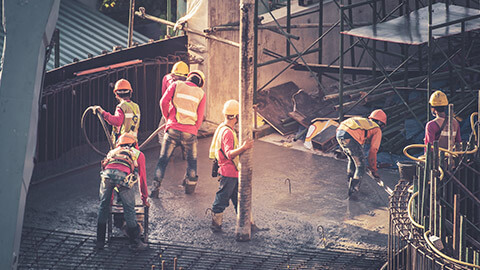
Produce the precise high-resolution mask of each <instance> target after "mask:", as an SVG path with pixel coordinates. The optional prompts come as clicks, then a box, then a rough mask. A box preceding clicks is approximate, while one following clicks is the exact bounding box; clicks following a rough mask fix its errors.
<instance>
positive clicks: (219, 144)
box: [209, 99, 253, 232]
mask: <svg viewBox="0 0 480 270" xmlns="http://www.w3.org/2000/svg"><path fill="white" fill-rule="evenodd" d="M222 112H223V116H224V118H225V120H224V121H223V123H221V124H220V125H219V126H218V127H217V129H216V130H215V133H214V135H213V138H212V143H211V144H210V151H209V158H210V159H215V160H217V164H218V170H217V171H212V176H214V175H218V174H219V175H220V179H219V180H218V181H219V183H220V186H219V188H218V191H217V193H216V194H215V201H214V202H213V205H212V225H211V227H210V228H211V229H212V231H213V232H220V231H221V230H222V220H223V211H224V210H225V208H226V207H227V206H228V204H229V201H232V204H233V207H234V209H235V212H236V211H237V201H238V199H237V198H238V162H239V157H238V156H239V155H240V154H242V153H243V152H245V151H246V150H248V149H250V148H252V147H253V140H247V141H244V142H243V144H242V145H239V142H238V138H237V133H236V132H235V129H234V127H235V125H236V124H237V123H238V114H239V104H238V101H236V100H233V99H232V100H228V101H227V102H225V104H224V105H223V111H222ZM215 169H217V168H215Z"/></svg>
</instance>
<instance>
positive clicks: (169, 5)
mask: <svg viewBox="0 0 480 270" xmlns="http://www.w3.org/2000/svg"><path fill="white" fill-rule="evenodd" d="M167 21H169V22H171V21H172V0H167ZM171 34H172V28H171V27H167V35H168V36H170V35H171Z"/></svg>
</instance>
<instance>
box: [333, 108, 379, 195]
mask: <svg viewBox="0 0 480 270" xmlns="http://www.w3.org/2000/svg"><path fill="white" fill-rule="evenodd" d="M385 125H387V115H386V114H385V112H384V111H383V110H380V109H378V110H374V111H373V112H372V113H371V114H370V116H369V117H368V118H364V117H351V118H349V119H347V120H344V121H343V122H341V123H340V125H339V126H338V128H337V134H336V138H337V141H338V144H339V145H340V147H341V148H342V150H343V152H344V153H345V155H346V156H347V158H348V165H347V178H348V181H349V191H348V194H349V195H350V194H351V193H352V192H354V191H358V190H359V188H360V181H361V179H362V177H363V174H364V173H365V169H366V166H365V165H366V164H365V155H364V152H363V146H364V145H365V143H367V142H369V143H370V150H369V152H368V169H369V170H370V172H371V173H372V174H373V176H374V177H375V178H379V177H380V176H379V175H378V172H377V171H378V169H377V152H378V149H379V148H380V143H381V142H382V128H383V127H384V126H385Z"/></svg>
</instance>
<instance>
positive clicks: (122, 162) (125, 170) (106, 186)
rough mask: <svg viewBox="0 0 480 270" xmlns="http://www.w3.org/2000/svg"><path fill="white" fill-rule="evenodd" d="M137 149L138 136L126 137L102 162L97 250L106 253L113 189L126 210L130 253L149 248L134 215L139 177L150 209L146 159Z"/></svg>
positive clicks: (127, 134)
mask: <svg viewBox="0 0 480 270" xmlns="http://www.w3.org/2000/svg"><path fill="white" fill-rule="evenodd" d="M135 146H136V138H135V136H134V135H132V134H129V133H125V134H123V135H121V136H120V138H119V139H118V141H117V145H116V148H115V149H113V150H111V151H110V152H109V153H108V155H107V157H106V158H105V159H104V160H103V161H102V171H101V172H100V176H101V179H102V181H101V183H100V210H99V212H98V224H97V243H96V247H97V249H103V247H104V245H105V232H106V227H107V220H108V215H110V203H111V198H112V192H113V190H114V189H115V190H116V191H117V192H118V195H119V196H120V199H121V203H122V206H123V215H124V218H125V222H126V227H127V228H126V232H127V235H128V237H129V239H130V249H132V250H144V249H146V248H147V247H148V246H147V244H145V243H143V242H142V241H141V240H140V233H141V232H140V226H139V225H138V224H137V219H136V214H135V189H134V188H133V187H134V185H135V183H136V182H137V179H138V177H137V174H138V175H139V179H140V190H141V193H142V202H143V205H145V206H147V207H148V206H150V204H149V202H148V199H147V198H148V190H147V180H146V173H145V156H144V155H143V153H142V152H140V150H138V149H136V148H135Z"/></svg>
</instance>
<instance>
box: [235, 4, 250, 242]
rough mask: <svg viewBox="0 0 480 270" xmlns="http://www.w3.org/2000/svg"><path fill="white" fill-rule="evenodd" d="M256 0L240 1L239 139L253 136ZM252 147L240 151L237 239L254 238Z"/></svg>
mask: <svg viewBox="0 0 480 270" xmlns="http://www.w3.org/2000/svg"><path fill="white" fill-rule="evenodd" d="M254 13H255V0H241V1H240V74H239V86H240V87H239V96H240V143H242V142H244V141H246V140H249V139H252V138H253V135H252V122H253V110H252V108H253V65H252V62H253V52H254V47H255V44H254V43H253V36H254ZM252 154H253V151H252V149H249V150H247V151H245V152H244V153H243V154H241V155H240V173H239V185H238V211H237V223H236V227H235V239H236V240H237V241H249V240H250V238H251V216H252V164H251V161H252Z"/></svg>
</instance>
